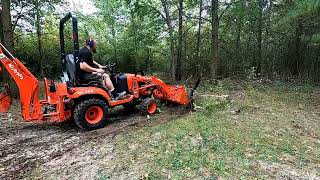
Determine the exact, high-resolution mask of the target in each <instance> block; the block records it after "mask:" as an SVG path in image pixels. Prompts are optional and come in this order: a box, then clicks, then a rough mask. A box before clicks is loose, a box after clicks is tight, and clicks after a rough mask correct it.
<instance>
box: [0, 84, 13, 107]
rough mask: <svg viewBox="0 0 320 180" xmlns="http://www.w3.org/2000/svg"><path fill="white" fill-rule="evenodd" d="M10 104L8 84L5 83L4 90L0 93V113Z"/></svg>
mask: <svg viewBox="0 0 320 180" xmlns="http://www.w3.org/2000/svg"><path fill="white" fill-rule="evenodd" d="M10 106H11V96H10V91H9V86H8V84H5V86H4V91H3V92H2V93H0V113H6V112H8V111H9V109H10Z"/></svg>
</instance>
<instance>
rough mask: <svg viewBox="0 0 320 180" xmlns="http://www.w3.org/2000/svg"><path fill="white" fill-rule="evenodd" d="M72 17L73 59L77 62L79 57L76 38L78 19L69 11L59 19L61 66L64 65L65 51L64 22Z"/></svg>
mask: <svg viewBox="0 0 320 180" xmlns="http://www.w3.org/2000/svg"><path fill="white" fill-rule="evenodd" d="M69 19H72V31H73V46H74V53H73V55H74V59H75V61H76V62H77V61H78V59H79V39H78V20H77V18H76V16H74V15H73V14H72V13H71V12H69V13H68V14H67V15H66V16H65V17H64V18H62V19H61V21H60V27H59V31H60V32H59V33H60V53H61V55H60V61H61V64H62V66H63V67H65V65H66V59H65V58H66V52H65V48H64V46H65V42H64V24H65V23H66V22H67V21H68V20H69Z"/></svg>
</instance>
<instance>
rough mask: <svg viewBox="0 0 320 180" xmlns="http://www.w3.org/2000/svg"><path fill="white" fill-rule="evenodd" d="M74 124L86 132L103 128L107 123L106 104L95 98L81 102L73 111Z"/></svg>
mask: <svg viewBox="0 0 320 180" xmlns="http://www.w3.org/2000/svg"><path fill="white" fill-rule="evenodd" d="M74 122H75V123H76V124H77V126H78V127H79V128H81V129H85V130H88V131H91V130H95V129H100V128H103V127H105V126H106V125H107V122H108V106H107V104H106V103H105V102H104V101H103V100H101V99H96V98H91V99H86V100H83V101H81V102H80V103H78V104H77V105H76V107H75V109H74Z"/></svg>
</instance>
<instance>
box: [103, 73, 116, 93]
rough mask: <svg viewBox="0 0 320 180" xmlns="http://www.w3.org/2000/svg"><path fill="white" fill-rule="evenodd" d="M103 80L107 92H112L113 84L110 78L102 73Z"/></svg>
mask: <svg viewBox="0 0 320 180" xmlns="http://www.w3.org/2000/svg"><path fill="white" fill-rule="evenodd" d="M102 76H103V79H104V84H105V86H106V87H107V88H108V90H111V91H113V90H114V86H113V83H112V81H111V79H110V76H109V75H108V74H106V73H104V74H103V75H102Z"/></svg>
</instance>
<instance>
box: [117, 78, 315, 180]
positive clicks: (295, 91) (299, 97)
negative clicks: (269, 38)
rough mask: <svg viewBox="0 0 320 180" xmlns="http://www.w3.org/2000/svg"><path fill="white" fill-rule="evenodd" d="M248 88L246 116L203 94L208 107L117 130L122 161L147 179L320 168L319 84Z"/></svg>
mask: <svg viewBox="0 0 320 180" xmlns="http://www.w3.org/2000/svg"><path fill="white" fill-rule="evenodd" d="M223 83H227V84H223ZM238 86H239V84H237V85H234V83H233V84H231V83H230V82H222V83H221V84H218V85H217V86H212V87H210V85H205V86H203V87H202V89H200V93H208V92H214V93H219V94H224V93H229V92H231V91H233V89H238V88H237V87H238ZM241 86H243V89H244V94H245V96H246V98H245V100H244V102H243V103H241V104H242V105H241V107H240V109H241V113H240V114H238V115H231V114H230V107H232V102H231V103H229V102H223V101H221V102H217V101H215V100H212V99H210V98H199V99H198V100H197V104H198V105H199V106H202V107H204V109H201V110H199V111H198V112H196V113H193V114H189V115H186V116H185V117H182V118H180V119H177V120H174V121H170V122H168V123H165V124H162V125H159V126H156V127H152V128H144V129H141V130H139V131H135V132H130V133H127V134H122V135H118V136H116V137H115V142H116V146H115V152H116V153H117V154H118V156H119V157H120V160H118V162H116V163H120V164H121V163H124V164H125V167H126V168H128V169H131V170H132V171H134V169H135V168H136V167H137V166H139V170H140V171H141V173H143V174H146V175H145V176H144V177H145V179H167V178H172V179H218V178H220V177H223V178H237V179H253V178H254V179H268V178H275V177H276V176H277V173H279V172H281V171H282V170H283V169H286V168H290V169H291V170H292V171H294V172H298V173H299V172H300V171H309V172H310V173H315V172H320V168H319V166H317V165H319V164H320V141H319V138H320V122H319V115H318V116H317V114H315V112H320V109H316V108H313V105H312V104H313V103H317V100H320V97H319V98H318V99H313V98H316V97H314V95H316V94H314V92H317V91H319V89H318V88H317V87H313V86H310V85H306V86H295V85H293V84H285V83H284V84H281V83H279V84H273V85H263V84H255V83H246V84H241ZM233 103H235V104H237V102H236V101H235V102H233ZM163 113H165V112H163ZM317 118H318V119H317ZM132 146H134V147H135V148H132ZM270 168H271V170H270ZM317 175H318V176H319V175H320V174H317Z"/></svg>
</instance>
